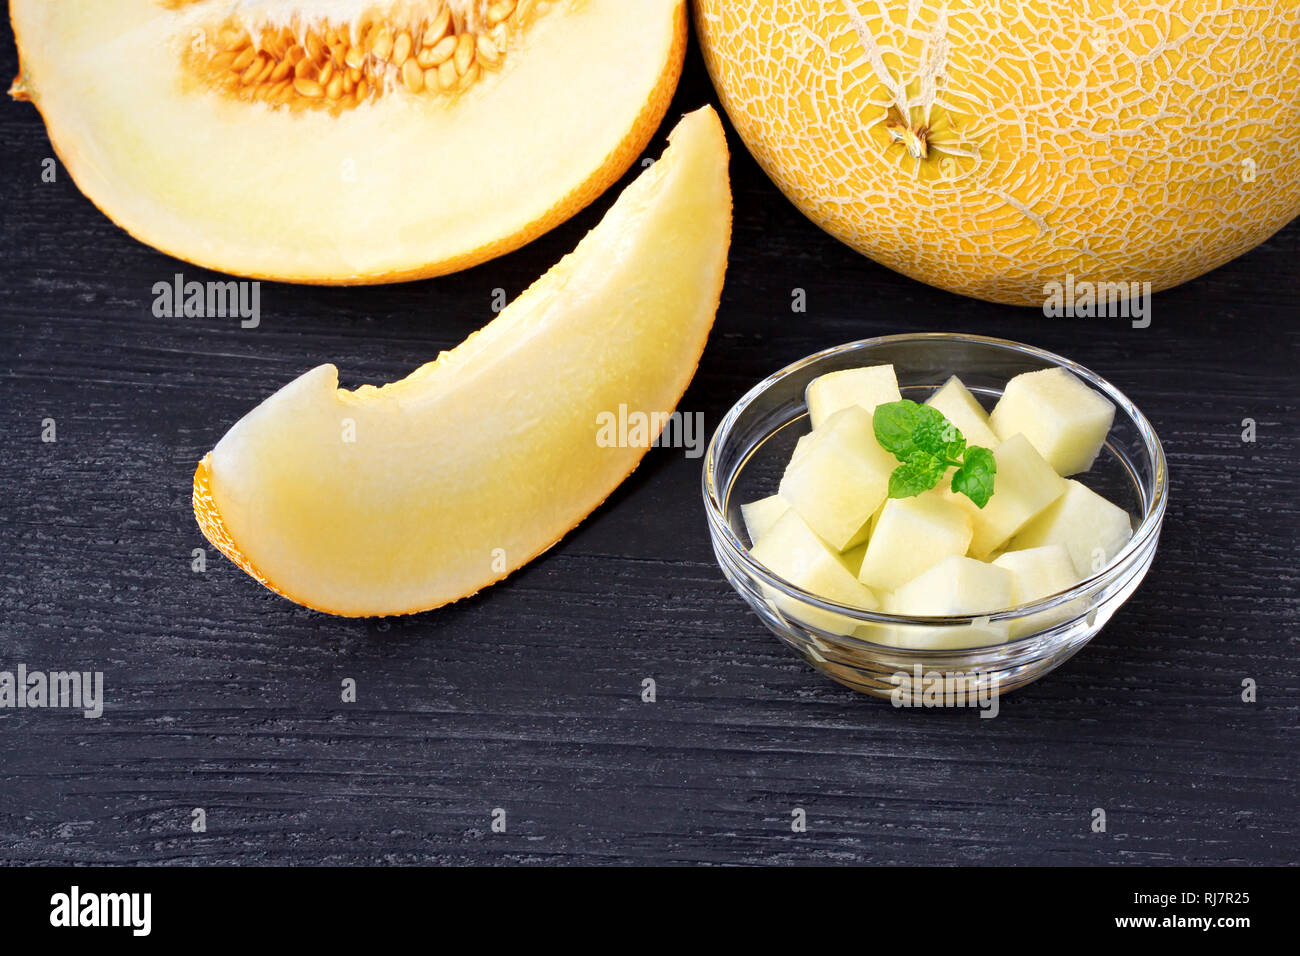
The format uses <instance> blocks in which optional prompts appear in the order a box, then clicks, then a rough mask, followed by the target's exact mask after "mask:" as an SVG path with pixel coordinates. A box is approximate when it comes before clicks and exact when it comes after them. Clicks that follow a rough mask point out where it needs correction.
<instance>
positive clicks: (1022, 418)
mask: <svg viewBox="0 0 1300 956" xmlns="http://www.w3.org/2000/svg"><path fill="white" fill-rule="evenodd" d="M1114 419H1115V406H1114V405H1112V404H1111V403H1110V401H1109V400H1108V399H1106V398H1105V397H1103V396H1101V395H1099V394H1098V393H1097V392H1095V391H1093V390H1092V389H1091V388H1089V387H1088V386H1087V385H1085V384H1084V383H1083V382H1081V381H1079V379H1077V378H1075V376H1073V375H1071V374H1070V373H1069V372H1067V371H1066V370H1065V369H1063V368H1047V369H1043V370H1042V371H1041V372H1025V373H1024V374H1023V375H1017V376H1016V377H1015V378H1013V379H1012V380H1011V381H1009V382H1007V387H1006V389H1005V390H1004V391H1003V393H1002V398H1001V399H999V400H998V403H997V405H996V406H995V407H994V409H993V414H992V415H990V416H989V424H990V425H992V426H993V430H994V431H995V432H997V434H998V436H999V437H1001V438H1002V439H1004V440H1005V439H1007V438H1010V437H1011V436H1012V435H1024V436H1025V437H1026V438H1028V439H1029V441H1030V443H1031V444H1032V445H1033V446H1034V447H1035V448H1037V449H1038V453H1039V454H1040V455H1042V456H1043V458H1044V459H1046V461H1047V463H1048V464H1049V465H1051V466H1052V467H1053V468H1054V469H1056V472H1057V474H1060V475H1073V474H1077V473H1078V472H1081V471H1087V470H1088V469H1089V468H1091V467H1092V463H1093V461H1094V460H1095V459H1096V457H1097V453H1098V452H1099V451H1101V446H1102V445H1103V444H1104V443H1105V441H1106V435H1107V434H1108V433H1109V432H1110V426H1111V423H1112V422H1113V421H1114Z"/></svg>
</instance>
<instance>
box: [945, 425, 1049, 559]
mask: <svg viewBox="0 0 1300 956" xmlns="http://www.w3.org/2000/svg"><path fill="white" fill-rule="evenodd" d="M993 459H994V461H995V462H996V463H997V476H996V478H995V479H994V490H993V496H992V497H991V498H989V500H988V504H986V505H985V506H984V507H983V508H979V509H977V510H975V511H972V512H970V515H971V523H972V527H973V532H974V533H973V536H972V538H971V543H970V553H971V556H972V557H976V558H979V559H980V560H981V561H986V560H988V559H989V557H990V556H991V555H992V554H993V552H994V551H996V550H997V549H998V548H1000V547H1002V546H1003V545H1004V544H1006V543H1007V541H1008V539H1010V537H1011V536H1012V535H1013V534H1015V533H1016V532H1017V531H1019V530H1020V529H1021V528H1022V527H1024V526H1025V524H1027V523H1028V522H1029V521H1030V519H1032V518H1034V517H1035V516H1037V515H1038V514H1040V513H1041V512H1042V511H1043V510H1044V509H1045V508H1046V507H1047V506H1048V505H1050V504H1051V503H1052V502H1053V501H1055V500H1056V499H1057V498H1059V497H1061V495H1063V494H1065V490H1066V487H1067V485H1066V480H1065V479H1064V478H1062V477H1061V476H1060V475H1058V474H1057V473H1056V472H1055V471H1053V470H1052V466H1051V465H1049V464H1048V463H1047V462H1045V461H1044V460H1043V456H1042V455H1040V454H1038V452H1037V451H1036V450H1035V449H1034V446H1033V445H1031V444H1030V443H1029V439H1027V438H1025V436H1024V435H1013V436H1012V437H1010V438H1008V439H1007V440H1006V441H1004V442H1003V443H1002V444H1000V445H998V447H997V448H994V449H993ZM950 494H951V492H950ZM953 497H957V496H956V495H953ZM962 497H964V496H962ZM1021 547H1025V548H1028V547H1031V545H1030V544H1023V545H1021Z"/></svg>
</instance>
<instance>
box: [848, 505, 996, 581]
mask: <svg viewBox="0 0 1300 956" xmlns="http://www.w3.org/2000/svg"><path fill="white" fill-rule="evenodd" d="M970 541H971V518H970V515H969V514H968V513H967V512H966V511H965V510H964V509H962V508H959V507H958V506H957V505H954V504H949V503H948V502H945V501H941V500H938V499H935V498H920V497H916V498H890V499H888V500H886V501H885V503H884V505H883V506H882V507H881V509H880V514H879V516H878V517H877V518H875V519H874V521H873V523H872V528H871V537H870V539H869V540H868V542H867V551H866V554H865V556H864V557H863V560H862V566H861V568H859V570H858V580H859V581H861V582H862V583H863V584H865V585H867V586H868V587H870V588H873V589H877V590H884V591H892V590H894V588H896V587H899V586H900V585H902V584H905V583H906V582H908V581H910V580H911V579H912V578H914V577H916V576H917V575H919V574H920V573H921V572H922V571H925V570H927V569H929V568H931V567H933V566H934V565H936V564H938V563H939V562H940V561H942V560H943V559H944V558H947V557H951V556H952V555H964V554H965V553H966V549H967V548H969V547H970Z"/></svg>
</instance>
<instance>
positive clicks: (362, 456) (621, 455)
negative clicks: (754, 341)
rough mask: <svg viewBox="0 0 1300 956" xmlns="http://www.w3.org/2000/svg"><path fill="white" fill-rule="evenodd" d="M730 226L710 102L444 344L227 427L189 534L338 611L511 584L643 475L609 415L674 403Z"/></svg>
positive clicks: (719, 276) (713, 299) (293, 387)
mask: <svg viewBox="0 0 1300 956" xmlns="http://www.w3.org/2000/svg"><path fill="white" fill-rule="evenodd" d="M730 230H731V190H730V187H729V185H728V180H727V147H726V139H725V137H724V135H723V132H722V125H721V123H720V122H719V120H718V117H717V114H716V113H714V111H713V110H712V109H711V108H708V107H706V108H704V109H702V110H700V111H698V112H695V113H692V114H690V115H689V116H687V117H686V118H685V119H683V120H682V121H681V123H680V124H679V125H678V127H677V129H676V130H675V131H674V132H673V134H672V137H671V145H670V147H669V148H668V150H667V151H666V152H665V153H664V155H663V157H662V158H661V159H660V160H659V161H658V162H657V163H655V164H654V165H653V166H651V167H650V168H649V169H647V170H646V171H645V172H644V173H642V174H641V176H640V177H639V178H638V179H637V180H636V181H635V182H634V183H632V185H631V186H629V187H628V188H627V190H626V191H625V192H624V193H623V195H622V196H620V197H619V199H618V201H617V202H616V203H615V204H614V206H613V207H612V208H611V209H610V211H609V213H608V214H607V215H606V216H605V218H604V220H603V221H602V222H601V223H600V224H599V225H598V226H597V227H596V228H595V229H593V230H592V231H591V232H590V233H589V234H588V235H587V236H586V238H584V239H583V240H582V242H581V243H580V244H579V245H578V247H577V249H576V250H575V251H574V252H573V253H572V254H571V255H569V256H566V257H565V258H564V259H562V260H561V261H560V262H559V264H557V265H556V266H555V267H554V268H552V269H551V271H550V272H548V273H547V274H546V275H545V276H543V277H542V278H541V279H540V280H539V281H538V282H536V283H535V284H534V285H533V286H532V287H531V288H529V289H528V290H527V291H526V292H524V294H523V295H522V296H520V297H519V298H518V299H517V300H515V301H514V302H513V303H512V304H511V305H510V306H508V307H507V308H506V309H505V310H504V311H503V312H502V313H501V315H500V316H498V317H497V318H496V319H495V320H494V321H492V322H491V323H489V324H488V325H487V326H485V327H484V328H482V329H480V330H479V331H478V332H476V333H475V334H473V335H471V336H470V337H469V338H468V339H466V340H465V342H463V343H462V344H461V345H460V346H459V347H458V348H456V349H454V350H452V351H450V352H446V353H443V354H442V355H440V356H439V357H438V359H437V361H435V362H431V363H429V364H428V365H425V366H424V367H422V368H420V369H418V370H417V371H415V372H414V373H413V374H411V375H410V376H408V377H407V378H406V379H403V380H402V381H400V382H396V383H393V384H390V385H385V386H384V387H382V388H374V387H372V386H368V385H367V386H362V387H361V388H359V389H357V390H356V391H355V392H349V391H343V390H340V389H339V387H338V371H337V369H336V368H335V367H334V366H333V365H322V366H320V367H319V368H316V369H313V370H312V371H310V372H307V373H306V374H305V375H303V376H302V377H301V378H299V379H297V380H296V381H294V382H291V383H290V384H289V385H287V386H285V387H284V388H283V389H281V390H280V391H279V392H277V393H276V394H274V395H272V396H271V397H270V398H268V399H267V400H266V401H265V402H263V403H262V404H261V405H260V406H258V407H257V408H256V409H254V410H253V411H252V412H250V413H249V414H248V415H246V416H245V417H244V418H243V419H241V420H240V421H239V422H238V423H237V424H236V425H235V426H234V427H233V428H231V430H230V431H229V432H228V433H227V434H226V436H225V437H224V438H223V439H222V440H221V441H220V442H219V443H218V444H217V446H216V448H214V449H213V450H212V452H211V453H210V454H209V455H208V456H207V457H206V458H204V460H203V461H202V462H201V463H200V465H199V467H198V471H197V473H196V474H195V477H194V510H195V514H196V516H197V517H198V521H199V525H200V527H201V528H202V529H203V532H204V534H206V535H207V537H208V538H209V540H211V541H212V543H213V544H215V545H216V546H217V547H218V548H219V549H220V550H221V551H223V552H224V553H225V554H226V555H227V556H228V557H230V558H231V559H232V560H233V561H235V562H236V563H237V564H239V565H240V566H241V567H243V568H244V570H246V571H248V572H249V573H250V574H252V575H253V576H254V577H255V578H257V579H258V580H259V581H261V582H262V583H263V584H265V585H266V586H267V587H270V588H271V589H273V590H275V591H278V592H280V593H281V594H283V595H285V596H286V597H289V598H290V599H292V600H294V601H297V602H299V603H300V604H305V605H308V606H309V607H314V608H317V609H319V610H323V611H328V612H330V613H334V614H344V615H385V614H402V613H407V612H411V611H417V610H423V609H427V608H432V607H436V606H438V605H440V604H444V603H446V602H449V601H454V600H456V599H458V598H461V597H464V596H466V595H469V594H472V593H474V592H475V591H477V590H479V589H480V588H482V587H484V586H485V585H488V584H491V583H492V582H494V581H496V580H498V579H499V578H502V577H504V576H505V575H506V574H508V573H509V572H510V571H512V570H514V569H515V568H518V567H519V566H520V565H522V564H524V563H525V562H527V561H528V560H530V559H531V558H533V557H534V556H536V555H537V554H540V553H541V552H542V551H544V550H546V549H547V548H548V547H550V546H551V545H552V544H554V543H555V542H556V541H557V540H558V539H559V538H560V537H561V536H563V535H564V533H565V532H566V531H568V530H569V529H570V528H572V527H573V526H574V525H576V524H577V523H578V522H579V521H581V520H582V518H583V517H584V516H585V515H587V514H588V513H589V512H590V511H591V510H592V509H593V508H595V507H596V506H597V505H598V504H599V503H600V502H601V501H602V500H603V499H604V498H605V497H606V496H607V495H608V494H609V493H610V491H612V490H613V489H614V488H615V487H616V486H617V485H618V484H619V482H621V481H622V480H623V479H624V478H625V477H626V476H627V475H628V473H630V472H631V471H632V469H633V468H635V467H636V465H637V462H638V461H639V460H640V459H641V456H642V455H643V454H644V453H645V451H646V447H648V442H649V441H650V440H653V438H654V436H653V435H649V436H647V441H646V442H642V443H638V445H637V446H636V447H626V446H625V447H610V446H611V444H616V443H611V442H610V441H608V440H605V438H602V435H603V434H604V433H605V432H606V431H607V430H608V429H607V428H606V427H604V426H602V421H605V420H606V419H605V416H606V415H609V414H617V413H618V412H619V409H620V406H625V407H626V408H627V409H630V410H633V411H640V412H645V413H647V414H648V415H651V416H652V419H651V420H658V421H662V417H660V418H657V419H656V418H654V417H653V416H655V415H656V413H658V415H660V416H662V415H666V414H667V413H669V412H671V410H672V409H673V407H674V406H675V405H676V403H677V401H678V399H679V398H680V397H681V394H682V392H683V391H684V390H685V388H686V385H687V383H688V382H689V381H690V379H691V376H692V374H693V373H694V371H695V366H696V364H697V363H698V361H699V357H700V353H701V351H702V350H703V348H704V342H705V338H706V337H707V335H708V331H709V328H710V326H711V325H712V323H713V317H714V314H715V312H716V311H717V307H718V300H719V296H720V294H721V291H722V280H723V274H724V272H725V271H726V258H727V248H728V244H729V241H730ZM656 432H657V429H656ZM607 437H608V436H606V438H607ZM625 444H630V443H625Z"/></svg>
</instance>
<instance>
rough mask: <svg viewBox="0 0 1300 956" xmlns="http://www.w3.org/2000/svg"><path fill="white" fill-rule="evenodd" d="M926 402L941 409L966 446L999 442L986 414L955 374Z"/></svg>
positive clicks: (977, 400) (1000, 442) (994, 445)
mask: <svg viewBox="0 0 1300 956" xmlns="http://www.w3.org/2000/svg"><path fill="white" fill-rule="evenodd" d="M925 404H927V405H929V406H931V407H932V408H936V409H938V410H939V411H941V412H943V417H944V418H946V419H948V421H950V422H952V423H953V425H955V426H956V427H957V430H958V431H959V432H961V434H962V437H963V438H965V439H966V444H967V445H979V446H980V447H982V448H990V449H992V448H997V447H998V445H1000V444H1002V440H1001V439H1000V438H998V436H997V435H995V434H994V433H993V429H992V428H990V427H989V413H988V412H986V411H984V406H983V405H981V404H980V403H979V399H977V398H976V397H975V396H974V395H972V394H971V393H970V390H969V389H967V388H966V386H965V385H963V384H962V381H961V379H959V378H958V377H957V376H956V375H954V376H953V377H952V378H950V379H948V381H947V382H946V383H945V384H944V386H943V388H941V389H939V391H937V392H935V393H934V394H933V395H931V396H930V397H929V399H928V400H927V401H926V403H925Z"/></svg>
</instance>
